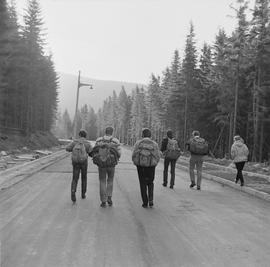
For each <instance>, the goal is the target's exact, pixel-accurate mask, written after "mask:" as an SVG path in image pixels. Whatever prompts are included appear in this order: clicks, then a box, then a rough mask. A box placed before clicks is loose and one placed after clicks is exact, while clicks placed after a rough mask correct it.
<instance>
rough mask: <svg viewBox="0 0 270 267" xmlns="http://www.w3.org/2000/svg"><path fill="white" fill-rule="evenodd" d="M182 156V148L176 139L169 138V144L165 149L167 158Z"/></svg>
mask: <svg viewBox="0 0 270 267" xmlns="http://www.w3.org/2000/svg"><path fill="white" fill-rule="evenodd" d="M180 156H181V150H180V148H179V146H178V142H177V141H176V140H175V139H170V138H168V144H167V148H166V151H165V158H168V159H178V158H179V157H180Z"/></svg>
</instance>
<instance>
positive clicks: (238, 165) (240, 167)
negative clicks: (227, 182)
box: [235, 161, 245, 186]
mask: <svg viewBox="0 0 270 267" xmlns="http://www.w3.org/2000/svg"><path fill="white" fill-rule="evenodd" d="M235 166H236V169H237V175H236V182H237V181H238V180H240V182H241V186H243V185H244V177H243V173H242V170H243V168H244V166H245V162H244V161H242V162H236V163H235Z"/></svg>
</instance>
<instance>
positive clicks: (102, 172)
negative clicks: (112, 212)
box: [98, 168, 107, 203]
mask: <svg viewBox="0 0 270 267" xmlns="http://www.w3.org/2000/svg"><path fill="white" fill-rule="evenodd" d="M98 173H99V195H100V201H101V202H102V203H106V201H107V194H106V173H107V171H106V168H98Z"/></svg>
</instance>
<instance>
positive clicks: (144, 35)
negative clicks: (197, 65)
mask: <svg viewBox="0 0 270 267" xmlns="http://www.w3.org/2000/svg"><path fill="white" fill-rule="evenodd" d="M235 2H236V0H40V5H41V8H42V13H43V17H44V22H45V27H46V28H47V40H48V48H49V49H50V51H51V52H52V53H53V56H54V61H55V65H56V69H57V71H63V72H67V73H73V74H77V73H78V70H81V71H82V75H83V76H87V77H90V78H95V79H104V80H118V81H130V82H138V83H144V84H147V83H148V82H149V77H150V75H151V73H154V74H157V75H161V73H162V71H163V70H164V69H165V68H166V67H167V66H168V65H170V62H171V60H172V56H173V52H174V50H175V49H178V50H179V51H180V56H181V55H182V54H183V50H184V46H185V38H186V35H187V34H188V30H189V23H190V21H193V24H194V27H195V34H196V40H197V43H198V47H199V48H201V47H202V44H203V42H204V41H206V42H208V43H212V42H213V41H214V37H215V35H216V33H217V32H218V29H219V28H221V27H224V29H225V30H226V32H228V33H231V31H232V30H233V28H234V25H235V23H236V21H235V19H234V18H232V17H230V16H229V15H234V12H233V10H232V9H231V8H230V7H229V6H230V4H231V3H234V4H235ZM253 2H254V0H252V3H253ZM16 3H17V7H18V10H19V15H21V14H23V8H25V7H26V3H27V0H17V1H16ZM252 7H253V5H250V8H252Z"/></svg>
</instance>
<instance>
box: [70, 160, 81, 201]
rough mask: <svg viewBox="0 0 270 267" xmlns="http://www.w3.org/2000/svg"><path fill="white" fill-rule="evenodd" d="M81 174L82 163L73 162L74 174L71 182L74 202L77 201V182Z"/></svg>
mask: <svg viewBox="0 0 270 267" xmlns="http://www.w3.org/2000/svg"><path fill="white" fill-rule="evenodd" d="M79 176H80V165H78V164H73V176H72V182H71V200H72V201H73V202H75V201H76V195H75V193H76V190H77V184H78V180H79Z"/></svg>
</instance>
